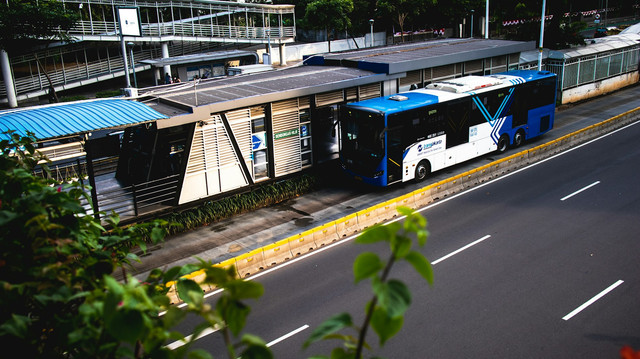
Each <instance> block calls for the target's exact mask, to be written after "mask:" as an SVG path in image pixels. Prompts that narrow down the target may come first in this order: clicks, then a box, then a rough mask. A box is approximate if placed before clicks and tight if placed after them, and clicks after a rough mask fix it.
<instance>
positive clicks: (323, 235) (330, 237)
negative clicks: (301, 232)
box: [313, 222, 340, 247]
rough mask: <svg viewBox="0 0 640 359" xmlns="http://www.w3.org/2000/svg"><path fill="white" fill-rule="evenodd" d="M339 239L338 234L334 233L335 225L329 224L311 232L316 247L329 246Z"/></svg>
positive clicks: (333, 223)
mask: <svg viewBox="0 0 640 359" xmlns="http://www.w3.org/2000/svg"><path fill="white" fill-rule="evenodd" d="M338 239H340V237H339V236H338V232H337V231H336V223H335V222H329V223H327V224H323V225H322V226H320V227H317V228H315V229H314V230H313V241H314V242H315V244H316V247H322V246H324V245H327V244H331V243H333V242H335V241H337V240H338Z"/></svg>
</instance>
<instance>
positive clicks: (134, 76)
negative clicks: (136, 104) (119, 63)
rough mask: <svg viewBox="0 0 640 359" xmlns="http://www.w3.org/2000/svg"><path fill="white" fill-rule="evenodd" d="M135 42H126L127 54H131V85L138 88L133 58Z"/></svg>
mask: <svg viewBox="0 0 640 359" xmlns="http://www.w3.org/2000/svg"><path fill="white" fill-rule="evenodd" d="M134 45H135V44H134V43H133V42H127V47H129V55H130V56H131V71H133V87H135V88H138V80H137V79H136V67H135V65H134V64H135V61H134V59H133V46H134Z"/></svg>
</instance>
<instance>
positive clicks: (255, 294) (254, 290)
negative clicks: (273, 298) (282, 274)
mask: <svg viewBox="0 0 640 359" xmlns="http://www.w3.org/2000/svg"><path fill="white" fill-rule="evenodd" d="M223 288H224V289H226V290H227V291H228V292H229V295H230V296H231V297H232V298H234V299H258V298H260V297H262V295H263V294H264V287H263V286H262V284H260V283H258V282H254V281H250V280H242V279H237V280H233V281H230V282H227V283H225V284H224V285H223Z"/></svg>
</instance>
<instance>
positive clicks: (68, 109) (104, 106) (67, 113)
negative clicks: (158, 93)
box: [0, 99, 167, 141]
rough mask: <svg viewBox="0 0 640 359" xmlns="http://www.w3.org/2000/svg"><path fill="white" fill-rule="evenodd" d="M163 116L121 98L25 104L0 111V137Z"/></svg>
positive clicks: (51, 134)
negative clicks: (23, 106)
mask: <svg viewBox="0 0 640 359" xmlns="http://www.w3.org/2000/svg"><path fill="white" fill-rule="evenodd" d="M163 118H167V117H166V116H165V115H163V114H161V113H159V112H157V111H155V110H154V109H152V108H151V107H149V106H147V105H145V104H143V103H140V102H136V101H129V100H124V99H104V100H93V101H82V102H73V103H62V104H55V105H49V106H38V107H26V108H21V109H15V110H6V111H0V132H2V133H0V140H4V139H9V135H8V134H7V133H6V132H7V131H10V130H13V131H15V133H17V134H19V135H21V136H26V135H27V131H28V132H32V133H34V135H35V137H36V139H37V140H38V141H42V140H48V139H55V138H62V137H68V136H72V135H78V134H83V133H89V132H92V131H97V130H103V129H110V128H119V127H121V126H125V125H132V124H137V123H144V122H150V121H155V120H159V119H163Z"/></svg>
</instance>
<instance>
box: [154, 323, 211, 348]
mask: <svg viewBox="0 0 640 359" xmlns="http://www.w3.org/2000/svg"><path fill="white" fill-rule="evenodd" d="M217 331H218V329H215V328H207V329H205V330H203V331H202V332H201V333H200V334H199V335H198V337H196V339H195V340H198V339H200V338H202V337H206V336H207V335H209V334H213V333H215V332H217ZM191 338H193V335H187V336H186V337H184V340H176V341H175V342H173V343H171V344H168V345H166V346H165V347H166V348H168V349H171V350H174V349H176V348H180V347H181V346H183V345H185V344H187V343H188V342H189V341H190V340H191Z"/></svg>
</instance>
